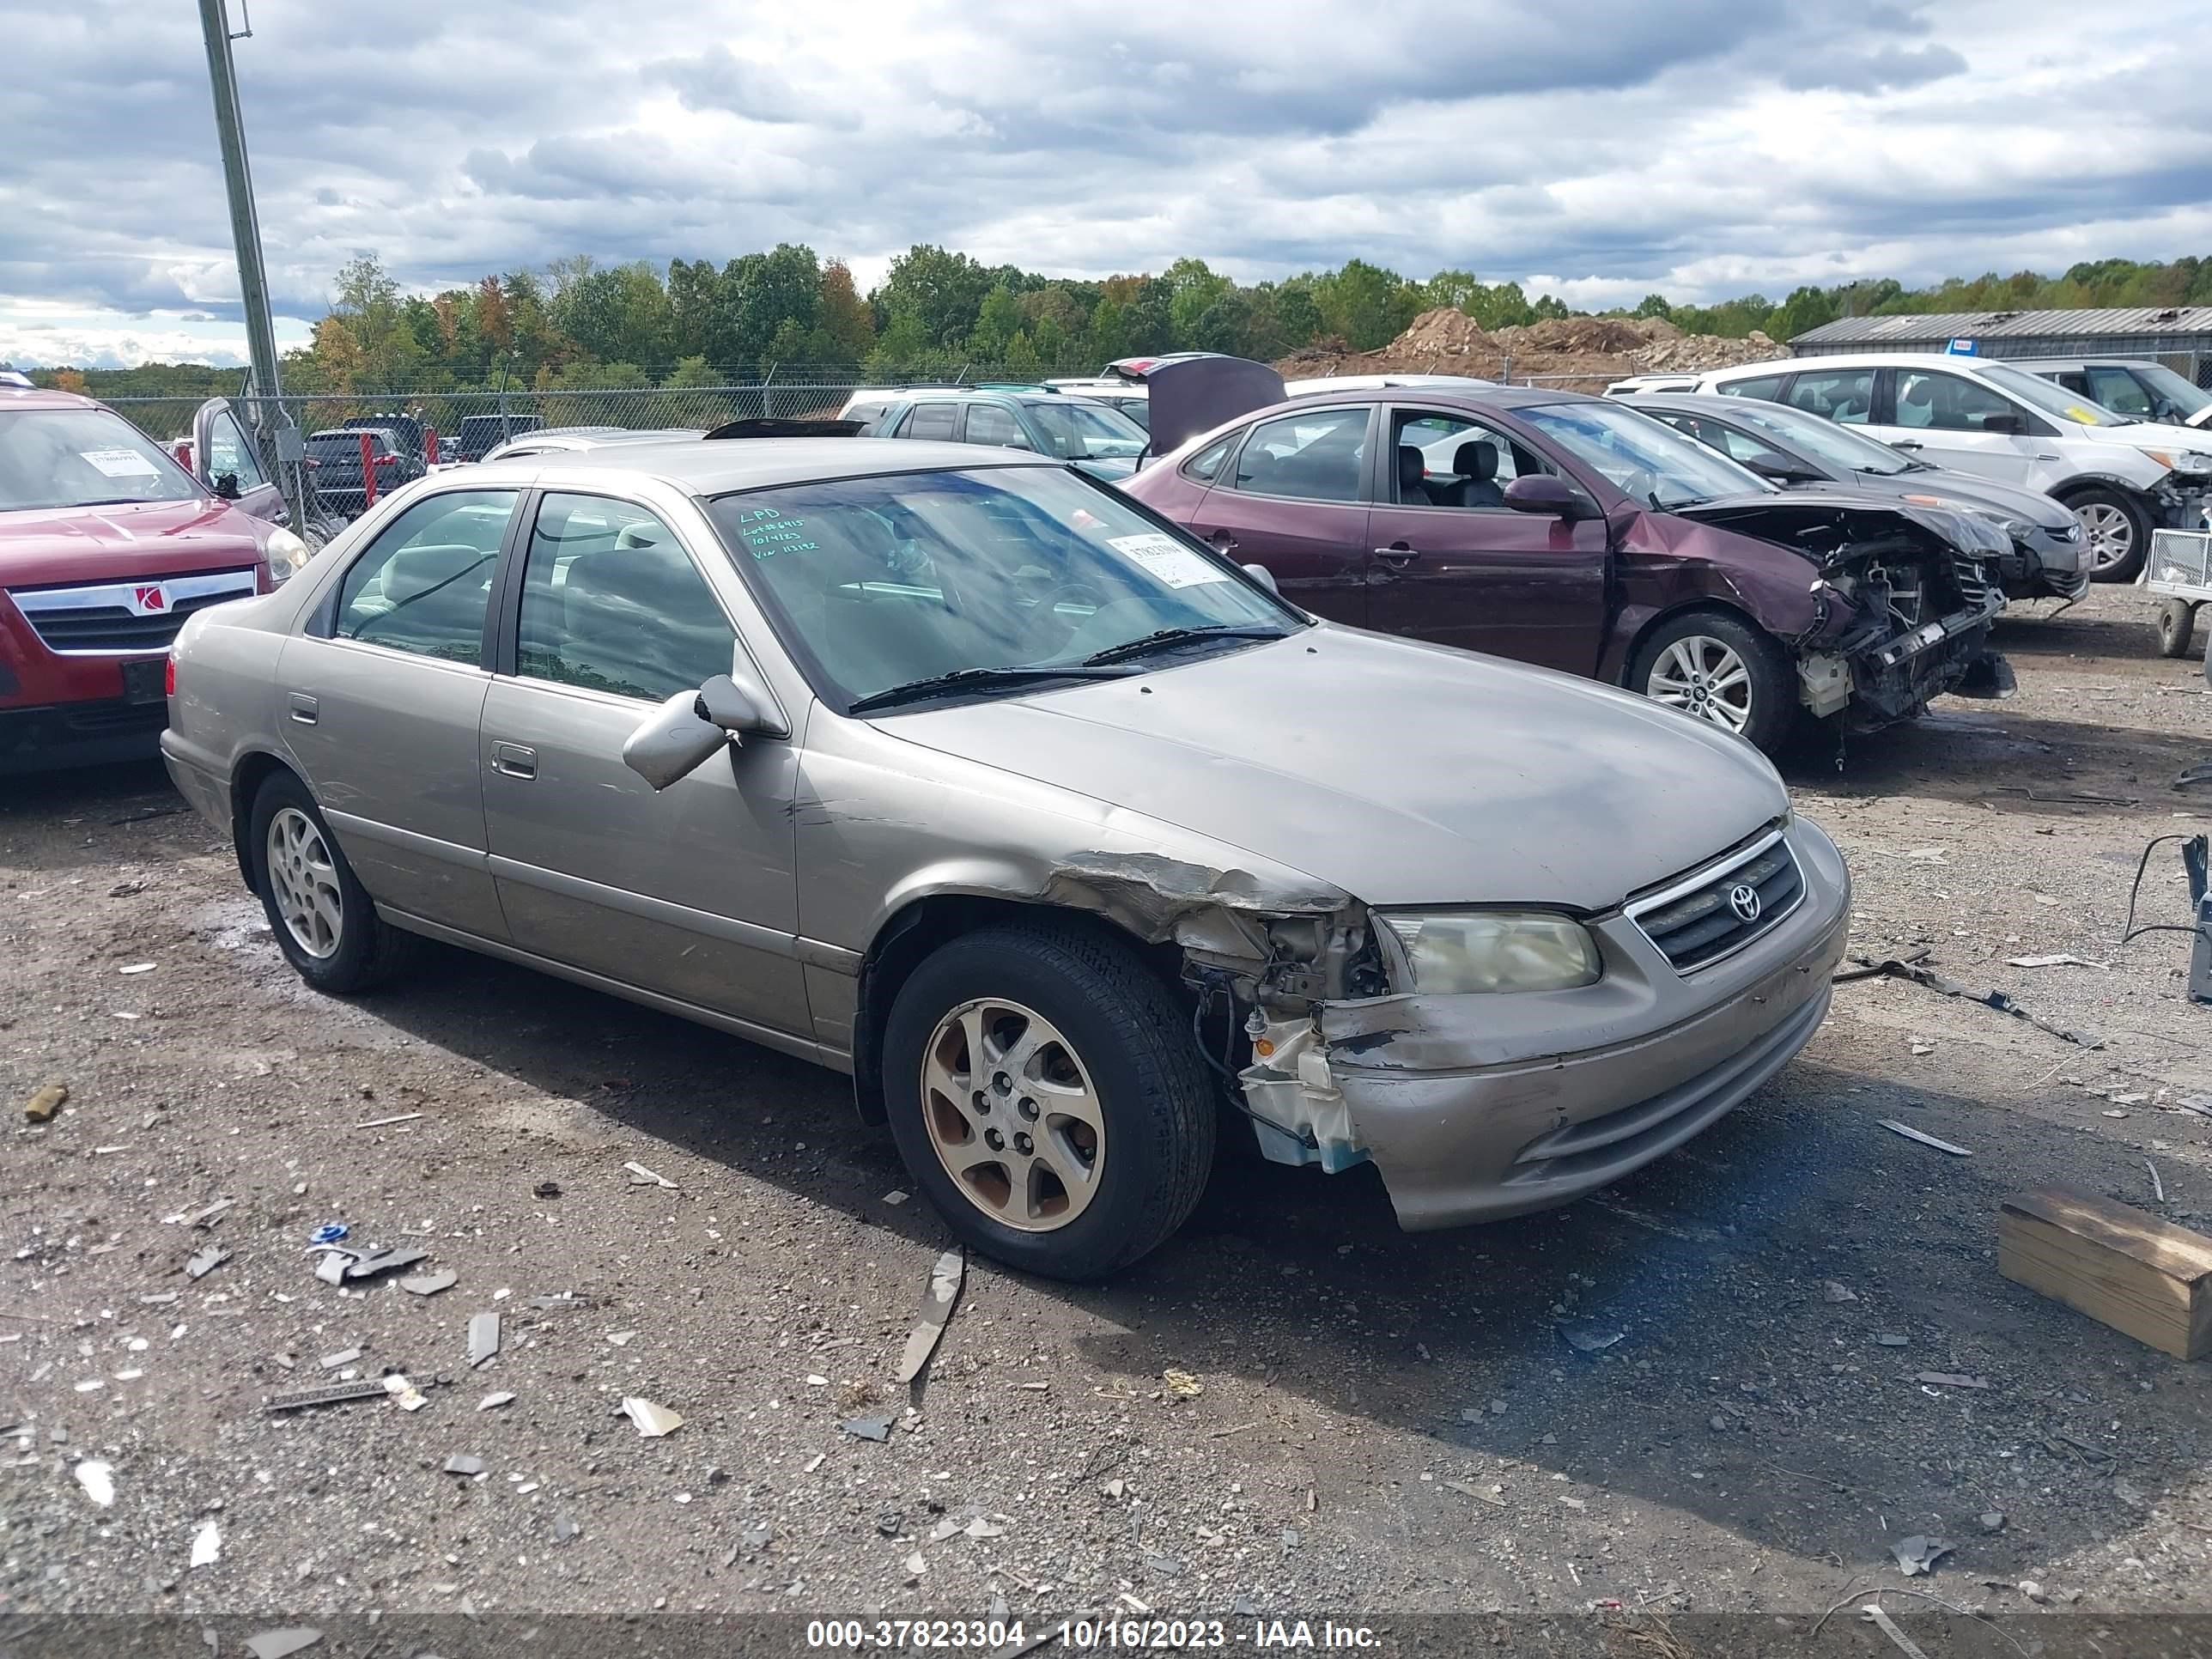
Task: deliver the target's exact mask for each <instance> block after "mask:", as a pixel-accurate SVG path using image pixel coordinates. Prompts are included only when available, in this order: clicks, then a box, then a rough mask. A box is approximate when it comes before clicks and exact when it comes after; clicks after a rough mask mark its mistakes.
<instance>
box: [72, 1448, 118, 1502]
mask: <svg viewBox="0 0 2212 1659" xmlns="http://www.w3.org/2000/svg"><path fill="white" fill-rule="evenodd" d="M71 1473H72V1474H75V1475H76V1483H77V1485H78V1486H82V1487H83V1488H84V1495H85V1496H86V1497H87V1498H90V1499H92V1501H93V1502H94V1503H95V1504H99V1505H100V1508H101V1509H106V1507H107V1506H108V1505H109V1504H112V1503H113V1502H114V1501H115V1468H114V1466H113V1465H112V1464H109V1463H103V1462H100V1460H99V1459H98V1458H96V1457H88V1458H85V1459H83V1460H82V1462H79V1463H78V1464H77V1466H76V1468H75V1469H74V1470H72V1471H71Z"/></svg>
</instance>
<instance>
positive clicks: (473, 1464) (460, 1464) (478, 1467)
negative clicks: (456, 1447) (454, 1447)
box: [446, 1452, 484, 1475]
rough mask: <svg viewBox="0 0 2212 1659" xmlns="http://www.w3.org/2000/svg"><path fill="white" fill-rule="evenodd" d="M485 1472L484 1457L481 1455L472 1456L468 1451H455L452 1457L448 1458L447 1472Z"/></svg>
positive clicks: (472, 1473) (464, 1473)
mask: <svg viewBox="0 0 2212 1659" xmlns="http://www.w3.org/2000/svg"><path fill="white" fill-rule="evenodd" d="M483 1472H484V1461H483V1458H481V1457H471V1456H470V1455H469V1454H468V1453H466V1452H455V1453H454V1454H453V1455H452V1456H451V1457H449V1458H447V1460H446V1473H447V1474H462V1475H477V1474H483Z"/></svg>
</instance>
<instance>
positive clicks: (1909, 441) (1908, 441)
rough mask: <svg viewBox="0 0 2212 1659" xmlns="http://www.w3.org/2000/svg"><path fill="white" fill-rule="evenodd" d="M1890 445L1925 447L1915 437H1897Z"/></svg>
mask: <svg viewBox="0 0 2212 1659" xmlns="http://www.w3.org/2000/svg"><path fill="white" fill-rule="evenodd" d="M1890 447H1891V448H1892V449H1925V448H1926V447H1927V446H1926V445H1925V444H1923V443H1922V442H1921V441H1920V440H1919V439H1917V438H1899V440H1897V441H1896V442H1894V443H1893V444H1892V445H1890Z"/></svg>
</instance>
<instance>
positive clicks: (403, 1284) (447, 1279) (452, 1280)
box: [399, 1271, 461, 1296]
mask: <svg viewBox="0 0 2212 1659" xmlns="http://www.w3.org/2000/svg"><path fill="white" fill-rule="evenodd" d="M460 1278H461V1276H460V1275H459V1273H453V1272H450V1271H448V1272H443V1273H416V1275H414V1276H413V1277H412V1278H409V1279H401V1280H400V1281H399V1288H400V1289H401V1290H403V1291H410V1292H411V1293H413V1294H414V1295H416V1296H435V1295H437V1293H438V1292H439V1291H447V1290H451V1289H452V1288H453V1286H454V1285H457V1284H459V1282H460Z"/></svg>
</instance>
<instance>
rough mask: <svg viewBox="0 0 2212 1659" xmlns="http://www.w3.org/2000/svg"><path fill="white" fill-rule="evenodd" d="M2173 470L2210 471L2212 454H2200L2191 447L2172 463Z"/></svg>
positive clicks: (2211, 468) (2211, 470)
mask: <svg viewBox="0 0 2212 1659" xmlns="http://www.w3.org/2000/svg"><path fill="white" fill-rule="evenodd" d="M2173 470H2174V471H2176V472H2197V473H2204V472H2212V455H2201V454H2199V453H2197V451H2195V450H2193V449H2192V450H2191V451H2190V452H2189V453H2187V454H2186V455H2184V456H2183V457H2182V458H2181V459H2179V460H2178V461H2176V462H2175V463H2174V464H2173Z"/></svg>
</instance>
